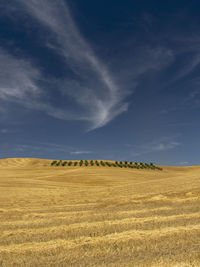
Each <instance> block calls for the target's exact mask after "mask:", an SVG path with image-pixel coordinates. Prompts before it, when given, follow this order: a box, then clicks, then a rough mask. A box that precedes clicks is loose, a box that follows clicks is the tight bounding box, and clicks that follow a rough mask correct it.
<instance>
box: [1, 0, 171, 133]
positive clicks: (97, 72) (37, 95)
mask: <svg viewBox="0 0 200 267" xmlns="http://www.w3.org/2000/svg"><path fill="white" fill-rule="evenodd" d="M12 3H13V2H12ZM14 3H15V5H14V4H13V5H12V7H11V10H12V11H13V6H14V11H15V12H16V10H17V12H18V15H21V14H28V15H29V17H28V19H29V20H30V19H31V18H32V20H35V21H36V22H37V23H38V25H39V26H40V28H41V26H42V28H43V30H45V31H46V32H47V33H48V35H49V40H48V47H49V48H50V47H51V48H53V49H54V52H55V51H56V53H57V54H59V56H61V57H62V59H64V62H65V63H66V67H67V68H69V67H70V68H71V70H72V71H73V74H74V78H69V77H67V78H66V79H65V80H63V79H61V80H59V81H58V82H56V84H55V85H56V86H55V90H57V92H58V93H59V94H61V97H62V99H65V100H66V105H65V106H64V105H63V106H60V107H58V106H54V105H53V104H51V103H50V101H49V102H48V101H47V99H49V98H48V94H51V92H50V91H51V90H48V84H52V83H53V82H54V78H53V77H50V78H49V77H44V75H43V74H42V73H41V71H39V70H38V69H37V68H36V67H34V66H33V64H31V63H30V62H28V61H27V60H23V59H17V58H16V57H14V56H11V55H8V53H6V52H5V51H3V50H2V49H0V59H1V63H0V68H1V69H2V71H1V74H0V75H1V76H0V84H1V85H0V99H1V100H2V101H3V100H4V101H14V102H16V103H19V104H23V105H24V106H26V107H29V108H32V109H35V110H42V111H44V112H46V113H47V114H49V115H50V116H53V117H56V118H59V119H62V120H80V121H86V122H88V123H89V130H94V129H97V128H100V127H103V126H105V125H106V124H108V123H109V122H110V121H111V120H113V119H114V118H115V117H117V116H118V115H120V114H122V113H123V112H126V111H127V110H128V106H129V103H128V102H127V101H126V100H125V98H126V97H127V96H128V95H130V89H131V91H132V92H133V89H134V88H135V87H136V86H137V84H138V80H139V77H140V76H141V75H142V74H144V73H145V72H148V71H154V72H156V71H158V70H161V69H162V68H164V67H166V66H167V65H168V64H170V63H171V62H172V61H173V58H174V57H173V54H172V53H171V51H170V50H168V49H165V48H162V47H157V48H154V49H151V48H149V47H148V46H146V47H144V49H142V50H141V51H140V53H139V54H138V55H137V53H136V54H135V58H134V60H133V58H131V60H130V61H128V62H126V61H124V62H125V64H124V62H120V64H119V62H118V63H117V64H115V65H118V66H119V65H120V67H121V69H120V67H119V72H118V71H116V68H113V69H115V73H117V75H115V74H114V72H113V71H111V70H109V69H108V67H107V66H106V64H105V63H103V62H102V61H101V60H100V59H99V58H98V56H97V55H96V54H95V52H94V50H93V49H92V48H91V46H90V45H89V43H88V42H87V41H86V39H85V38H84V37H83V36H82V35H81V33H80V31H79V29H78V27H77V25H76V23H75V21H74V19H73V18H72V15H71V12H70V9H69V7H68V5H67V2H66V1H64V0H42V1H41V0H29V1H27V0H15V2H14ZM49 43H50V45H49ZM46 45H47V44H46ZM123 64H124V65H123ZM129 64H130V65H129ZM4 66H5V69H4ZM66 72H67V71H66ZM66 76H67V73H66ZM41 80H42V81H43V82H46V83H47V85H46V86H44V85H43V87H41V85H40V84H41V83H40V81H41ZM130 84H131V86H130ZM69 99H71V100H72V101H73V103H75V104H74V106H73V108H71V107H70V106H69V105H68V104H67V103H68V101H69Z"/></svg>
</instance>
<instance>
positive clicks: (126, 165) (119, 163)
mask: <svg viewBox="0 0 200 267" xmlns="http://www.w3.org/2000/svg"><path fill="white" fill-rule="evenodd" d="M51 166H80V167H81V166H85V167H88V166H92V167H93V166H102V167H109V168H110V167H115V168H116V167H119V168H131V169H151V170H160V171H162V168H160V167H158V166H156V165H154V164H153V163H152V162H150V163H142V162H140V163H138V162H134V163H133V162H132V161H130V162H128V161H115V162H114V163H113V162H108V161H103V160H101V161H98V160H80V161H74V162H72V161H63V160H54V161H52V162H51Z"/></svg>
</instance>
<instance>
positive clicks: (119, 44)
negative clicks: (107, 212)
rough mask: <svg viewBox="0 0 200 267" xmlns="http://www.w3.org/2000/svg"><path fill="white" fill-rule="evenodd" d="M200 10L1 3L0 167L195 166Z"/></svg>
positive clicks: (178, 5)
mask: <svg viewBox="0 0 200 267" xmlns="http://www.w3.org/2000/svg"><path fill="white" fill-rule="evenodd" d="M199 74H200V3H199V1H193V0H190V1H188V0H187V1H184V0H181V1H179V0H176V1H174V0H173V1H171V0H169V1H157V0H148V1H147V0H146V1H145V0H140V1H139V0H134V1H133V0H126V1H122V0H115V1H113V0H112V1H111V0H101V1H91V0H43V1H41V0H29V1H27V0H0V158H8V157H31V158H47V159H66V160H69V159H71V160H80V159H105V160H124V161H133V162H154V163H155V164H159V165H171V166H190V165H200V138H199V137H200V123H199V117H200V76H199Z"/></svg>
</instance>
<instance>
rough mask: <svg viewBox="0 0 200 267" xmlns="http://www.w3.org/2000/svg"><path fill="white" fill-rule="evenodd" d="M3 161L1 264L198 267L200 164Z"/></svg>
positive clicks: (0, 176)
mask: <svg viewBox="0 0 200 267" xmlns="http://www.w3.org/2000/svg"><path fill="white" fill-rule="evenodd" d="M50 162H51V161H50V160H39V159H4V160H0V266H20V267H23V266H30V267H34V266H52V267H53V266H59V267H62V266H89V267H90V266H101V267H103V266H104V267H107V266H148V267H151V266H155V267H156V266H170V267H171V266H174V267H186V266H200V167H198V166H197V167H164V168H163V171H157V170H155V171H154V170H137V169H125V168H122V169H121V168H114V167H112V168H109V167H96V166H93V167H51V166H50Z"/></svg>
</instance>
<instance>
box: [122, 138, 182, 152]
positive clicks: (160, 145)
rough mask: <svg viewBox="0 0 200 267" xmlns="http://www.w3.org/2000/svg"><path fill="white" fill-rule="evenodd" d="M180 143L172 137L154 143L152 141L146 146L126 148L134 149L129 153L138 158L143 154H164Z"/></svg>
mask: <svg viewBox="0 0 200 267" xmlns="http://www.w3.org/2000/svg"><path fill="white" fill-rule="evenodd" d="M180 145H181V143H180V142H177V141H175V140H174V138H173V137H162V138H159V139H158V140H156V141H152V142H150V143H148V144H144V145H141V146H136V145H133V146H132V145H130V144H129V145H127V146H128V147H130V148H131V147H132V148H133V149H134V151H133V152H131V155H132V156H140V155H143V154H148V153H153V152H164V151H167V150H170V149H174V148H176V147H178V146H180Z"/></svg>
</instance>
